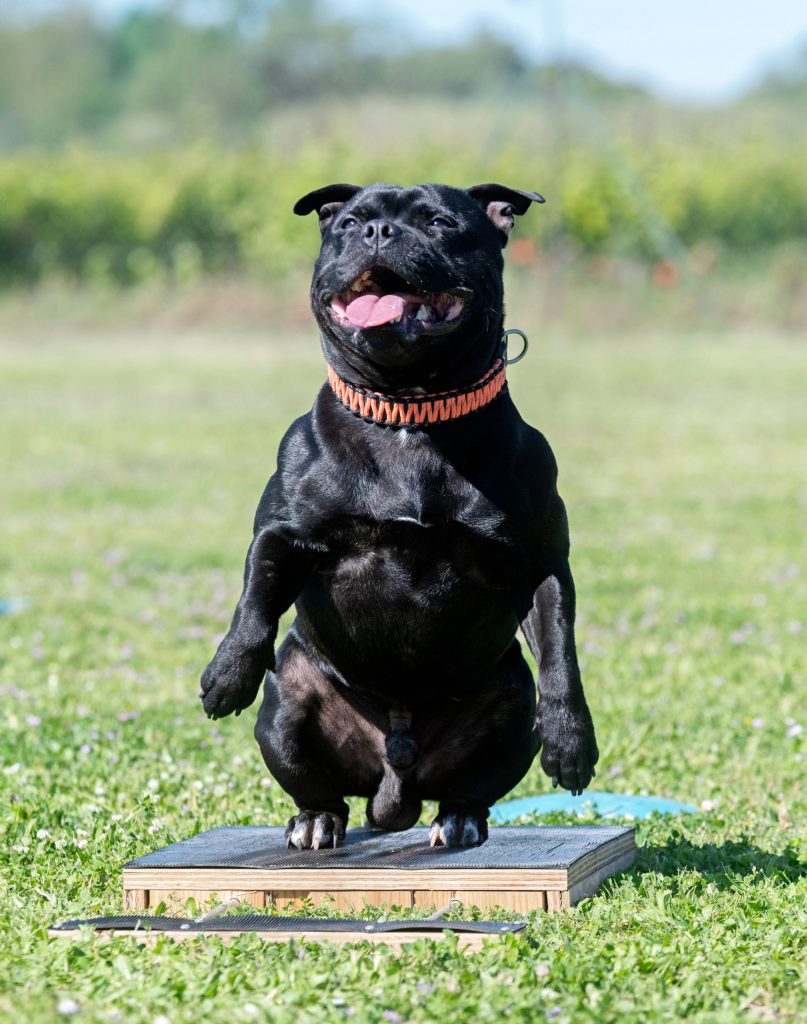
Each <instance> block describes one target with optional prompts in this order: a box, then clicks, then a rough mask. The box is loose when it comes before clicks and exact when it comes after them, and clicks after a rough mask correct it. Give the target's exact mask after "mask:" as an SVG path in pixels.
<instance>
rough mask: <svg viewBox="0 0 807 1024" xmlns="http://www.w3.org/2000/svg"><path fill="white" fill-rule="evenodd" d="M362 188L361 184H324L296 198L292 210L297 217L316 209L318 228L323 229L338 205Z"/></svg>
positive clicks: (329, 221)
mask: <svg viewBox="0 0 807 1024" xmlns="http://www.w3.org/2000/svg"><path fill="white" fill-rule="evenodd" d="M362 188H363V186H362V185H345V184H341V185H325V186H324V187H323V188H318V189H315V190H314V191H313V192H309V193H307V194H306V195H304V196H303V197H302V199H298V200H297V202H296V203H295V204H294V212H295V213H296V214H297V215H298V217H305V216H306V215H307V214H309V213H313V211H314V210H316V211H317V214H318V215H319V229H320V231H324V230H325V228H327V227H328V225H329V224H330V223H331V221H332V220H333V215H334V214H335V213H336V211H337V210H338V209H339V207H340V206H341V205H342V204H343V203H346V202H347V201H348V199H352V198H353V196H355V195H356V193H357V192H361V190H362Z"/></svg>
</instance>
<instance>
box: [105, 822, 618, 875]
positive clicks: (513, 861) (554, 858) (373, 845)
mask: <svg viewBox="0 0 807 1024" xmlns="http://www.w3.org/2000/svg"><path fill="white" fill-rule="evenodd" d="M633 832H634V829H632V828H625V827H613V826H606V825H567V826H553V825H532V826H530V825H522V826H512V827H499V828H491V830H490V837H489V839H488V840H487V842H485V843H483V844H482V845H481V846H473V847H464V848H445V847H436V848H432V847H430V846H429V830H428V829H427V828H425V827H420V828H411V829H408V830H407V831H406V832H376V831H373V830H371V829H365V828H352V829H348V831H347V836H346V838H345V842H344V845H342V846H340V847H337V848H336V849H330V848H329V849H321V850H295V849H289V848H288V847H287V846H286V840H285V829H284V828H283V827H282V826H272V825H267V826H252V825H227V826H223V827H221V828H214V829H211V830H210V831H209V832H200V833H199V834H198V835H195V836H191V837H190V838H189V839H183V840H182V841H181V842H178V843H172V844H171V845H170V846H165V847H163V848H162V849H161V850H155V851H154V852H153V853H147V854H145V856H143V857H138V858H137V859H136V860H132V861H129V863H128V864H126V865H125V867H127V868H284V869H286V868H307V869H311V868H329V869H331V868H346V869H350V868H354V869H355V868H391V869H393V870H394V869H396V868H397V869H402V870H417V869H424V870H433V869H435V868H523V869H547V868H560V869H563V868H569V867H571V865H572V864H575V863H576V862H577V861H579V860H580V859H581V858H582V857H585V856H586V855H587V854H591V853H594V851H595V850H598V849H600V848H601V847H603V846H606V845H607V844H609V843H614V842H616V841H617V840H619V839H620V838H621V837H623V836H626V835H628V834H632V833H633Z"/></svg>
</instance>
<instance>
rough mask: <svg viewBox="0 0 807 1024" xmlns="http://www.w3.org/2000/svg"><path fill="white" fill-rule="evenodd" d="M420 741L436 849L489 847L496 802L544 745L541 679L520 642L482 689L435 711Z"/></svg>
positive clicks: (420, 773) (422, 785) (421, 776)
mask: <svg viewBox="0 0 807 1024" xmlns="http://www.w3.org/2000/svg"><path fill="white" fill-rule="evenodd" d="M418 739H419V740H420V742H421V747H422V750H423V754H422V756H421V758H420V759H419V761H418V765H417V782H418V790H419V792H420V794H421V796H423V798H424V799H431V800H438V801H439V808H438V813H437V817H436V818H435V820H434V822H433V824H432V828H431V833H430V841H431V844H432V846H476V845H478V844H479V843H483V842H484V841H485V840H486V839H487V837H488V825H487V818H488V813H489V809H490V807H491V805H492V804H494V803H495V802H496V801H497V800H499V799H500V798H501V797H503V796H504V795H505V794H506V793H508V792H509V791H510V790H511V789H512V788H513V786H515V785H516V784H517V783H518V782H519V781H520V780H521V779H522V778H523V777H524V775H525V774H526V772H527V770H528V769H529V767H530V764H531V763H532V760H533V758H534V757H535V754H536V752H537V750H538V745H539V743H538V732H537V729H536V725H535V681H534V679H533V676H532V672H531V670H530V668H529V666H528V665H527V663H526V661H525V660H524V658H523V657H522V655H521V649H520V647H519V644H518V642H517V641H515V640H514V641H513V644H512V646H511V647H510V649H509V650H508V652H507V653H506V654H505V656H504V657H503V658H502V661H501V662H500V664H499V667H498V669H497V670H496V673H495V675H494V677H493V678H492V679H491V680H490V681H489V682H488V683H487V684H486V686H485V687H484V689H483V690H481V691H479V692H477V693H476V694H473V695H469V696H468V697H466V698H464V699H461V700H457V701H456V702H452V705H451V707H448V708H444V709H443V711H442V712H441V713H440V714H435V715H434V716H433V718H432V719H431V720H430V721H429V722H428V723H427V726H426V728H425V730H424V731H423V733H422V734H421V733H420V732H419V733H418Z"/></svg>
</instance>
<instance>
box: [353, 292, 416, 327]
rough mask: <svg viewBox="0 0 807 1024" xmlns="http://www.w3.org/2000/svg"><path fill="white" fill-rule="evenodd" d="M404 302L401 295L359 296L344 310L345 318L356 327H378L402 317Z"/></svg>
mask: <svg viewBox="0 0 807 1024" xmlns="http://www.w3.org/2000/svg"><path fill="white" fill-rule="evenodd" d="M405 308H406V300H405V299H404V297H403V296H402V295H369V294H368V295H360V296H359V297H358V299H354V300H353V301H352V302H351V303H350V305H349V306H348V307H347V309H346V310H345V316H346V317H347V318H348V320H349V321H350V322H351V323H352V324H355V325H356V327H378V325H379V324H388V323H389V322H390V320H394V319H395V318H396V317H399V316H402V315H403V311H404V309H405Z"/></svg>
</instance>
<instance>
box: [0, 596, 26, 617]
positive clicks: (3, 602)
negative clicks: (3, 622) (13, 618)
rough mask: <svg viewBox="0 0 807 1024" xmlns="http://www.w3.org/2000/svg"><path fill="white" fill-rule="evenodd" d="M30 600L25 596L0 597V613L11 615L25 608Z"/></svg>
mask: <svg viewBox="0 0 807 1024" xmlns="http://www.w3.org/2000/svg"><path fill="white" fill-rule="evenodd" d="M29 604H30V601H29V600H28V598H27V597H0V615H11V614H13V613H14V612H19V611H22V609H23V608H27V607H28V605H29Z"/></svg>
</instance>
